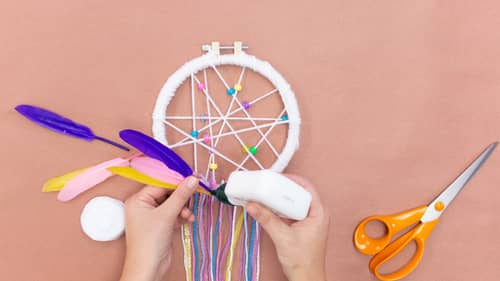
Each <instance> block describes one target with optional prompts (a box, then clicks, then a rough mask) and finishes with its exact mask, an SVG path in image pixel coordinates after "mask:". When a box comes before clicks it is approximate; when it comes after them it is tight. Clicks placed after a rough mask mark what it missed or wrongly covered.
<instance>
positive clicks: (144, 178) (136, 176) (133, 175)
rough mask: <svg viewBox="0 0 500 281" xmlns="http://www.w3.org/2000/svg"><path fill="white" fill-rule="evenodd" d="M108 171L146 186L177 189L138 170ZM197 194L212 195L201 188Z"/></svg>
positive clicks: (110, 168) (173, 185)
mask: <svg viewBox="0 0 500 281" xmlns="http://www.w3.org/2000/svg"><path fill="white" fill-rule="evenodd" d="M108 171H110V172H111V173H113V174H116V175H119V176H122V177H124V178H127V179H129V180H133V181H136V182H140V183H142V184H145V185H150V186H155V187H161V188H166V189H176V188H177V185H176V184H172V183H166V182H163V181H161V180H158V179H155V178H153V177H150V176H148V175H145V174H143V173H141V172H139V171H137V170H136V169H134V168H130V167H109V168H108ZM196 192H199V193H204V194H209V195H211V194H210V193H208V192H207V191H206V190H204V189H201V188H197V189H196Z"/></svg>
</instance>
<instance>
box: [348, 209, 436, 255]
mask: <svg viewBox="0 0 500 281" xmlns="http://www.w3.org/2000/svg"><path fill="white" fill-rule="evenodd" d="M426 209H427V206H421V207H418V208H415V209H411V210H408V211H404V212H401V213H398V214H394V215H389V216H371V217H367V218H366V219H364V220H363V221H361V222H360V223H359V225H358V226H357V227H356V230H355V231H354V245H355V246H356V249H358V251H359V252H360V253H363V254H365V255H369V256H372V255H375V254H377V253H378V252H380V251H382V249H384V248H385V247H386V246H387V245H388V244H389V242H391V239H392V237H394V235H395V234H396V233H397V232H399V231H401V230H403V229H405V228H407V227H408V226H410V225H412V224H415V223H417V222H418V221H419V220H420V218H421V217H422V216H423V215H424V213H425V210H426ZM372 221H379V222H381V223H383V224H384V225H385V227H386V229H387V233H386V234H385V235H384V236H382V237H380V238H373V237H370V236H368V234H367V233H366V231H365V228H366V225H367V224H368V223H370V222H372Z"/></svg>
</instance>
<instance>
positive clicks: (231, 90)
mask: <svg viewBox="0 0 500 281" xmlns="http://www.w3.org/2000/svg"><path fill="white" fill-rule="evenodd" d="M234 93H236V90H235V89H234V88H229V89H227V94H228V95H230V96H232V95H234Z"/></svg>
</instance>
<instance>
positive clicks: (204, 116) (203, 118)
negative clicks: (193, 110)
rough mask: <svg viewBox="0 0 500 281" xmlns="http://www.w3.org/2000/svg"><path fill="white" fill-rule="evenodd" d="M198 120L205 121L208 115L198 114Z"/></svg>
mask: <svg viewBox="0 0 500 281" xmlns="http://www.w3.org/2000/svg"><path fill="white" fill-rule="evenodd" d="M200 120H201V121H202V122H206V121H208V115H206V114H205V113H202V114H201V115H200Z"/></svg>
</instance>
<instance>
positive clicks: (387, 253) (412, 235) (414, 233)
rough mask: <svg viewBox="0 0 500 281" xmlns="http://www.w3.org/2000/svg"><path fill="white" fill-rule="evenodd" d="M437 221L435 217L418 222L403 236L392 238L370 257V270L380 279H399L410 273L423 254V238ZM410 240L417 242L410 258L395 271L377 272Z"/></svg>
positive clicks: (425, 237) (384, 280)
mask: <svg viewBox="0 0 500 281" xmlns="http://www.w3.org/2000/svg"><path fill="white" fill-rule="evenodd" d="M437 223H438V220H437V219H436V220H433V221H430V222H426V223H420V224H418V225H417V226H415V228H413V229H411V230H410V231H408V232H407V233H405V234H404V235H403V236H401V237H399V238H398V239H396V240H394V241H393V242H392V243H390V244H389V245H388V246H387V247H385V248H384V249H383V250H382V251H380V252H379V253H378V254H376V255H375V256H374V257H373V258H372V260H371V261H370V264H369V267H370V271H371V272H372V273H373V274H374V275H375V276H376V277H377V278H378V279H380V280H382V281H393V280H399V279H401V278H404V277H405V276H407V275H408V274H410V273H411V272H412V271H413V270H414V269H415V268H416V267H417V265H418V263H419V262H420V260H421V259H422V256H423V255H424V246H425V240H426V239H427V237H429V234H430V233H431V232H432V230H433V229H434V227H435V226H436V224H437ZM411 241H415V243H416V244H417V250H416V252H415V254H414V255H413V257H412V258H411V260H410V261H409V262H408V263H407V264H405V265H404V266H402V267H401V268H400V269H398V270H397V271H395V272H391V273H387V274H381V273H379V271H378V270H379V268H380V266H381V265H382V264H384V263H386V262H387V261H389V260H390V259H392V258H393V257H395V256H396V255H397V254H398V253H400V252H401V251H402V250H403V249H404V248H405V247H406V246H407V245H408V244H409V243H410V242H411Z"/></svg>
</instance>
